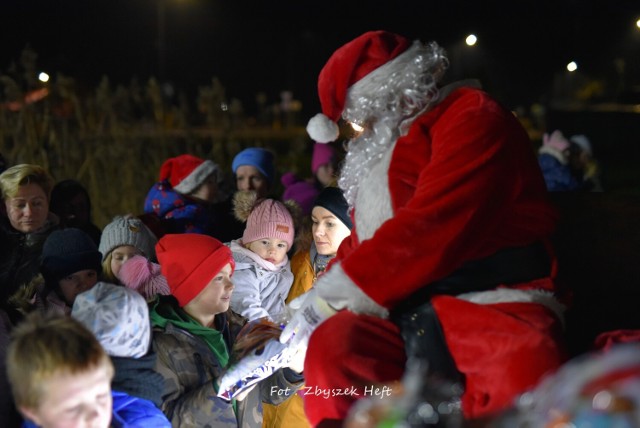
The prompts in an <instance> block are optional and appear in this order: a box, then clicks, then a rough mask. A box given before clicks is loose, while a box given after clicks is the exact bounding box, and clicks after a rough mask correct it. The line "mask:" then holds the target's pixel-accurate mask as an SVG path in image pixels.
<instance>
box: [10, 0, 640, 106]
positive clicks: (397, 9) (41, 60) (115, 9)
mask: <svg viewBox="0 0 640 428" xmlns="http://www.w3.org/2000/svg"><path fill="white" fill-rule="evenodd" d="M161 7H164V11H165V19H164V21H163V22H164V24H160V23H159V22H160V21H159V19H158V16H159V13H158V12H159V10H160V8H161ZM638 18H640V3H639V2H637V1H607V2H605V1H582V0H581V1H579V0H556V1H546V0H543V1H522V0H510V1H478V0H473V1H462V0H449V1H395V2H390V1H385V2H381V1H369V2H360V1H358V2H355V1H342V2H340V1H324V2H308V1H304V0H298V1H293V0H273V1H222V0H109V1H106V0H3V1H2V5H1V6H0V72H2V71H3V70H7V69H8V68H9V67H10V64H11V62H12V61H15V60H17V59H18V58H19V56H20V53H21V51H22V50H23V48H24V47H25V46H27V45H29V46H30V47H31V48H32V49H33V50H34V51H35V52H36V53H37V54H38V64H39V65H40V66H41V67H42V69H43V70H45V71H47V72H49V73H50V74H51V75H52V76H53V78H54V79H55V76H56V74H57V73H62V74H64V75H66V76H71V77H74V78H75V79H77V81H78V83H79V84H80V85H86V87H87V88H94V87H95V85H96V84H97V83H98V82H99V80H100V78H101V77H102V76H104V75H106V76H108V77H109V79H110V80H111V81H112V82H114V83H122V84H128V83H129V82H130V80H131V79H132V78H134V77H136V78H138V79H140V80H145V79H147V78H148V77H150V76H159V75H163V76H161V77H163V80H164V81H167V82H170V83H171V84H172V86H173V87H174V88H176V90H177V91H185V92H186V93H187V94H190V95H191V94H195V92H196V91H197V88H198V87H199V86H202V85H207V84H210V82H211V79H212V77H214V76H216V77H218V78H219V79H220V80H221V82H222V84H223V85H224V86H225V88H226V90H227V96H228V97H230V98H232V97H235V98H239V99H240V100H241V101H242V102H243V104H244V105H245V108H246V110H248V111H251V109H252V107H253V106H254V105H255V95H256V93H258V92H260V91H262V92H264V93H266V94H267V96H268V98H269V99H270V100H272V101H277V100H278V99H279V93H280V92H281V91H282V90H290V91H292V92H293V94H294V97H295V98H297V99H299V100H301V101H302V102H303V108H304V112H305V114H306V115H309V116H310V115H312V114H314V113H315V112H316V111H317V110H318V109H319V106H318V103H317V96H316V78H317V75H318V73H319V71H320V69H321V68H322V66H323V64H324V63H325V61H326V60H327V59H328V57H329V56H330V55H331V53H332V52H333V51H334V50H335V49H336V48H338V47H339V46H341V45H342V44H344V43H345V42H347V41H349V40H351V39H352V38H354V37H356V36H358V35H359V34H361V33H363V32H364V31H368V30H376V29H386V30H391V31H395V32H398V33H401V34H403V35H405V36H407V37H409V38H412V39H416V38H420V39H422V40H425V41H429V40H435V41H437V42H438V43H440V44H441V45H443V46H444V47H445V48H446V49H447V51H448V52H449V55H450V57H451V59H452V67H451V71H450V74H452V75H454V77H468V76H471V77H480V78H481V80H482V82H483V84H484V86H485V89H487V90H488V91H489V92H492V93H493V94H494V95H495V96H497V97H498V98H499V99H501V100H502V101H504V102H505V103H506V104H508V105H509V106H510V107H515V106H517V105H528V104H530V103H532V102H537V101H540V100H542V101H544V100H545V99H548V97H549V96H550V90H551V87H552V84H553V80H554V78H555V76H557V74H558V73H562V72H563V71H564V67H565V66H566V64H567V63H568V62H569V61H570V60H576V61H577V62H578V64H579V66H580V70H581V72H582V73H585V74H586V75H589V76H592V77H595V78H599V77H607V76H611V75H613V74H615V73H616V69H615V60H616V58H620V57H626V58H627V62H626V71H627V73H630V72H632V71H637V70H639V69H640V67H638V61H639V58H640V36H639V34H640V30H638V29H637V28H636V27H635V21H636V20H637V19H638ZM160 28H164V31H163V32H164V43H161V42H159V40H160V39H159V31H160ZM471 32H473V33H475V34H476V35H477V36H478V38H479V43H478V45H477V46H476V47H475V48H473V49H468V48H467V47H465V46H462V42H463V40H464V38H465V37H466V35H467V34H469V33H471ZM159 46H160V47H163V48H164V49H162V51H163V52H164V56H159V49H158V48H159ZM159 58H164V59H163V60H162V61H160V60H159ZM161 62H163V63H164V72H162V71H161V68H162V67H161V66H160V63H161Z"/></svg>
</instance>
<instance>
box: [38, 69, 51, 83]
mask: <svg viewBox="0 0 640 428" xmlns="http://www.w3.org/2000/svg"><path fill="white" fill-rule="evenodd" d="M38 80H39V81H41V82H42V83H47V82H48V81H49V75H48V74H47V73H45V72H44V71H41V72H40V74H38Z"/></svg>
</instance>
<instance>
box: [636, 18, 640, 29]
mask: <svg viewBox="0 0 640 428" xmlns="http://www.w3.org/2000/svg"><path fill="white" fill-rule="evenodd" d="M636 27H638V28H640V19H638V20H637V21H636Z"/></svg>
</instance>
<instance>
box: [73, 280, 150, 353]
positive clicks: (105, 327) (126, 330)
mask: <svg viewBox="0 0 640 428" xmlns="http://www.w3.org/2000/svg"><path fill="white" fill-rule="evenodd" d="M71 316H72V317H74V318H75V319H77V320H78V321H80V322H81V323H82V324H84V326H85V327H87V328H88V329H89V330H90V331H91V332H93V334H94V336H95V337H96V338H97V339H98V341H99V342H100V344H101V345H102V347H103V348H104V350H105V351H107V354H109V355H110V356H112V357H130V358H140V357H143V356H144V355H146V354H147V352H148V351H149V343H150V342H151V322H150V320H149V307H148V306H147V301H146V300H145V299H144V298H143V297H142V296H141V295H140V294H138V293H136V292H135V291H133V290H130V289H128V288H126V287H120V286H118V285H115V284H109V283H107V282H99V283H97V284H96V285H94V286H93V288H91V289H90V290H88V291H85V292H83V293H80V294H78V296H77V297H76V300H75V302H74V303H73V308H72V309H71Z"/></svg>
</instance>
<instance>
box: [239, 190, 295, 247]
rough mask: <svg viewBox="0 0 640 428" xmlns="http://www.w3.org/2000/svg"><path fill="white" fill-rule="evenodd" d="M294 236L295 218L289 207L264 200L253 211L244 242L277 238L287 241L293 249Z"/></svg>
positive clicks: (245, 231)
mask: <svg viewBox="0 0 640 428" xmlns="http://www.w3.org/2000/svg"><path fill="white" fill-rule="evenodd" d="M293 236H294V226H293V217H291V213H290V212H289V210H288V209H287V207H286V206H285V205H284V204H283V203H282V202H280V201H276V200H275V199H264V200H263V201H261V202H258V203H257V204H256V205H255V206H254V207H253V209H252V210H251V213H250V214H249V217H248V218H247V227H246V228H245V229H244V234H243V235H242V242H243V243H245V244H248V243H250V242H253V241H257V240H259V239H264V238H276V239H282V240H283V241H286V242H287V244H288V245H289V248H291V246H292V245H293Z"/></svg>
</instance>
